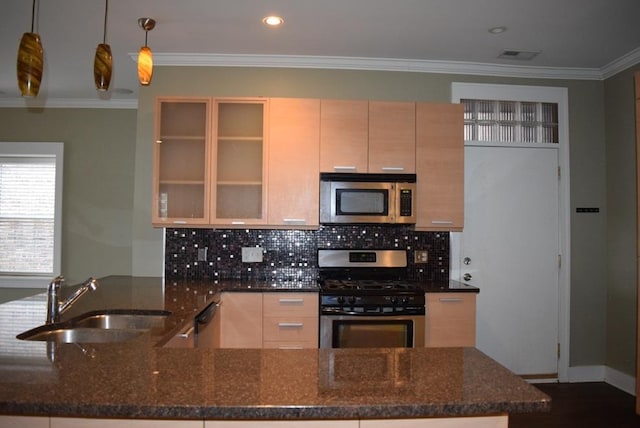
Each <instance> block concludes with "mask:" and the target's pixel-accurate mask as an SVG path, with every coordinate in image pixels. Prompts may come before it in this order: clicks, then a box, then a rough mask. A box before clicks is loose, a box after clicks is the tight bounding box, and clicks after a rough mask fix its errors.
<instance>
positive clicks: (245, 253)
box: [242, 247, 262, 263]
mask: <svg viewBox="0 0 640 428" xmlns="http://www.w3.org/2000/svg"><path fill="white" fill-rule="evenodd" d="M260 262H262V247H242V263H260Z"/></svg>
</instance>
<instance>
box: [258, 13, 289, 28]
mask: <svg viewBox="0 0 640 428" xmlns="http://www.w3.org/2000/svg"><path fill="white" fill-rule="evenodd" d="M262 23H263V24H264V25H266V26H267V27H280V26H282V24H284V19H283V18H282V17H281V16H276V15H269V16H265V17H264V18H262Z"/></svg>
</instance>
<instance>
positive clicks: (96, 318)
mask: <svg viewBox="0 0 640 428" xmlns="http://www.w3.org/2000/svg"><path fill="white" fill-rule="evenodd" d="M170 314H171V313H170V312H168V311H162V310H130V311H129V310H110V311H104V312H89V313H87V314H84V315H80V316H78V317H75V318H72V319H70V320H69V321H65V322H60V323H53V324H44V325H41V326H39V327H36V328H33V329H31V330H28V331H25V332H23V333H20V334H19V335H18V336H16V337H17V338H18V339H22V340H38V341H46V342H55V343H110V342H124V341H127V340H131V339H134V338H136V337H138V336H140V335H142V334H144V333H146V332H148V331H150V330H154V329H158V330H162V329H164V321H165V319H166V318H167V317H168V316H169V315H170Z"/></svg>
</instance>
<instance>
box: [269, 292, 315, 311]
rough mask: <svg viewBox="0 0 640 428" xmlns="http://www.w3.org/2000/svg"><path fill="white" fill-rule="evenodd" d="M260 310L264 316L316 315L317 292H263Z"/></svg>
mask: <svg viewBox="0 0 640 428" xmlns="http://www.w3.org/2000/svg"><path fill="white" fill-rule="evenodd" d="M262 304H263V308H262V312H263V314H264V316H265V317H279V316H283V315H300V316H305V317H311V316H317V315H318V293H288V292H287V293H270V292H269V293H264V297H263V303H262Z"/></svg>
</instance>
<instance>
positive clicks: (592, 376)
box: [569, 366, 636, 396]
mask: <svg viewBox="0 0 640 428" xmlns="http://www.w3.org/2000/svg"><path fill="white" fill-rule="evenodd" d="M569 382H575V383H577V382H606V383H608V384H609V385H611V386H615V387H616V388H618V389H620V390H622V391H624V392H626V393H628V394H631V395H633V396H635V395H636V378H635V377H633V376H630V375H628V374H626V373H622V372H621V371H619V370H616V369H614V368H611V367H607V366H575V367H569Z"/></svg>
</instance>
